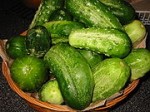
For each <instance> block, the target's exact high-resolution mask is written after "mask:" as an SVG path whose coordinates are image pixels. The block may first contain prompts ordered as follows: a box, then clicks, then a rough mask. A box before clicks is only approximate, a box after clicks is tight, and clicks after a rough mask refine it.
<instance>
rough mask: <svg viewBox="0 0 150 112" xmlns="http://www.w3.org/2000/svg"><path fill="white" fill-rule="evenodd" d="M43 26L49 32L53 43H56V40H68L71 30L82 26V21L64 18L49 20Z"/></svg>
mask: <svg viewBox="0 0 150 112" xmlns="http://www.w3.org/2000/svg"><path fill="white" fill-rule="evenodd" d="M43 26H44V27H46V29H47V30H48V32H49V33H50V34H51V37H52V43H53V44H55V43H57V42H58V41H59V42H61V41H63V40H65V41H66V40H68V36H69V34H70V32H71V31H72V30H76V29H81V28H84V25H83V24H82V23H79V22H74V21H66V20H62V21H49V22H47V23H45V24H44V25H43ZM61 38H63V39H61ZM65 38H66V39H65ZM57 40H58V41H57Z"/></svg>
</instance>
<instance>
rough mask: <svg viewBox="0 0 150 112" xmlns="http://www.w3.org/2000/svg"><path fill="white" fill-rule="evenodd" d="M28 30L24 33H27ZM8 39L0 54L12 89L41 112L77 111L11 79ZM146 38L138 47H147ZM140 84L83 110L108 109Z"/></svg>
mask: <svg viewBox="0 0 150 112" xmlns="http://www.w3.org/2000/svg"><path fill="white" fill-rule="evenodd" d="M25 34H26V32H24V33H23V35H25ZM6 41H7V40H0V56H1V57H2V59H3V62H2V72H3V75H4V77H5V78H6V80H7V82H8V84H9V86H10V87H11V89H12V90H13V91H14V92H16V93H17V94H18V95H19V96H20V97H22V98H23V99H24V100H25V101H26V102H27V103H28V104H29V105H30V106H31V107H32V108H34V109H35V110H37V111H39V112H55V111H56V112H64V111H65V112H76V111H77V110H74V109H72V108H70V107H68V106H67V105H56V104H50V103H46V102H42V101H40V100H38V99H37V98H35V97H33V94H31V93H25V92H23V91H22V90H21V89H20V88H19V87H18V86H17V85H16V84H15V83H14V82H13V80H12V79H11V74H10V70H9V64H10V63H11V62H12V61H11V59H10V58H9V57H8V56H7V54H6V51H5V43H6ZM145 41H146V38H144V40H143V41H142V42H141V43H140V44H138V46H136V47H142V48H145V47H146V45H145V43H146V42H145ZM138 84H139V79H138V80H135V81H133V82H131V83H130V84H128V85H127V87H126V88H125V89H124V90H122V91H120V92H118V93H117V94H115V95H113V96H112V97H110V98H108V99H106V100H104V101H98V102H97V103H94V104H91V105H90V106H89V107H87V108H86V109H85V110H83V111H103V110H107V109H109V108H111V107H113V106H114V105H116V104H117V103H119V102H120V101H122V100H123V99H125V98H126V97H127V96H128V95H129V94H130V93H131V92H132V91H133V90H134V89H135V88H136V87H137V85H138Z"/></svg>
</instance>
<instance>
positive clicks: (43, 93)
mask: <svg viewBox="0 0 150 112" xmlns="http://www.w3.org/2000/svg"><path fill="white" fill-rule="evenodd" d="M39 99H40V100H41V101H44V102H49V103H53V104H58V105H60V104H62V103H63V102H64V100H63V97H62V95H61V92H60V89H59V86H58V82H57V80H56V79H54V80H49V81H47V82H46V83H45V84H43V85H42V87H41V89H40V91H39Z"/></svg>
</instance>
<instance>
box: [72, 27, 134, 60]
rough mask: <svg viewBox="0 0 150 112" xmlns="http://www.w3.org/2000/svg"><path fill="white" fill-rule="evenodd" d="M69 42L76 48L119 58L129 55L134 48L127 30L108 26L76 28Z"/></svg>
mask: <svg viewBox="0 0 150 112" xmlns="http://www.w3.org/2000/svg"><path fill="white" fill-rule="evenodd" d="M69 44H70V45H71V46H73V47H76V48H82V49H87V50H91V51H95V52H97V53H100V54H105V55H106V56H111V57H119V58H123V57H125V56H127V55H128V54H129V53H130V50H131V48H132V43H131V40H130V38H129V37H128V35H127V34H126V33H125V32H123V31H122V30H118V29H108V28H85V29H78V30H74V31H72V32H71V34H70V35H69Z"/></svg>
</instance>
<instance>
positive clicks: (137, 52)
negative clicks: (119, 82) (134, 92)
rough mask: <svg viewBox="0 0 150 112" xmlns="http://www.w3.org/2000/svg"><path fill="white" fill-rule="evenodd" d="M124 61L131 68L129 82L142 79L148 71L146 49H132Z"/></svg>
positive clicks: (147, 53) (148, 54)
mask: <svg viewBox="0 0 150 112" xmlns="http://www.w3.org/2000/svg"><path fill="white" fill-rule="evenodd" d="M124 60H125V61H126V62H127V64H128V65H129V66H130V68H131V81H132V80H136V79H138V78H141V77H143V76H144V75H145V74H146V73H147V72H149V71H150V51H149V50H148V49H145V48H137V49H133V50H132V51H131V53H130V54H129V55H128V56H127V57H125V58H124Z"/></svg>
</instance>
